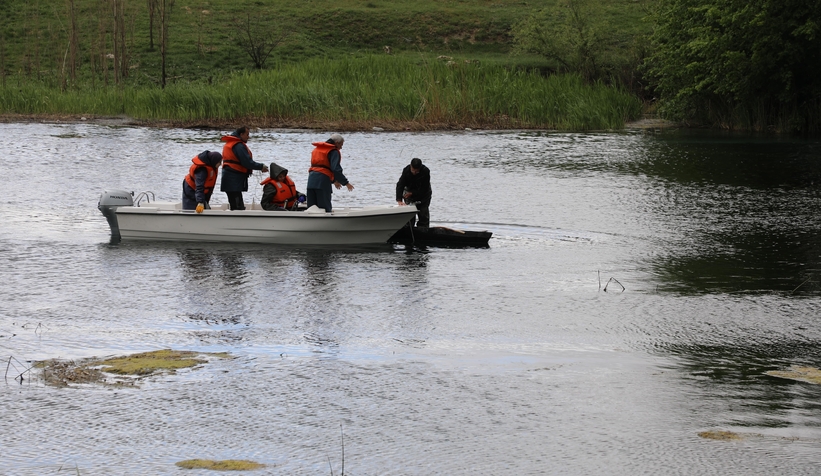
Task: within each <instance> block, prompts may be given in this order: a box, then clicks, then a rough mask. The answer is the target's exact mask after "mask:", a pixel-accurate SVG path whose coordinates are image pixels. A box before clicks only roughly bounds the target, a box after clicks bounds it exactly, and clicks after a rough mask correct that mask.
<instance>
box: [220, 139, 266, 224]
mask: <svg viewBox="0 0 821 476" xmlns="http://www.w3.org/2000/svg"><path fill="white" fill-rule="evenodd" d="M250 136H251V133H250V131H249V130H248V128H247V127H245V126H242V127H240V128H239V129H237V130H236V131H234V132H233V133H232V134H230V135H227V136H223V138H222V139H220V140H222V142H225V145H224V146H222V181H221V182H220V191H222V192H225V194H226V195H228V206H229V207H230V208H231V210H245V202H243V201H242V192H247V191H248V177H249V176H250V175H251V174H252V173H253V171H254V170H261V171H263V172H267V171H268V166H267V165H265V164H260V163H259V162H254V158H253V157H254V154H252V153H251V149H249V148H248V145H247V144H246V143H247V142H248V138H249V137H250Z"/></svg>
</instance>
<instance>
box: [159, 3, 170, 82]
mask: <svg viewBox="0 0 821 476" xmlns="http://www.w3.org/2000/svg"><path fill="white" fill-rule="evenodd" d="M159 2H160V56H161V58H162V80H161V82H160V84H161V85H162V88H163V89H165V80H166V75H165V62H166V52H167V49H168V0H159Z"/></svg>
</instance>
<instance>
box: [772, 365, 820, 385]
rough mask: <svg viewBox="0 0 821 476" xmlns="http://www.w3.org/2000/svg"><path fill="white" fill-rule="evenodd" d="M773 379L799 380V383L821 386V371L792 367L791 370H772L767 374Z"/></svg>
mask: <svg viewBox="0 0 821 476" xmlns="http://www.w3.org/2000/svg"><path fill="white" fill-rule="evenodd" d="M765 373H766V374H767V375H770V376H772V377H779V378H785V379H789V380H797V381H799V382H806V383H812V384H815V385H821V370H819V369H817V368H815V367H796V366H793V367H790V368H789V370H770V371H769V372H765Z"/></svg>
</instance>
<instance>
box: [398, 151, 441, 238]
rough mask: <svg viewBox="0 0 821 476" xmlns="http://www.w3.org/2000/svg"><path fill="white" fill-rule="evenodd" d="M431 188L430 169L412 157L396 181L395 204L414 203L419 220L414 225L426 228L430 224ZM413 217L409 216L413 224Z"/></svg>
mask: <svg viewBox="0 0 821 476" xmlns="http://www.w3.org/2000/svg"><path fill="white" fill-rule="evenodd" d="M432 196H433V190H432V189H431V187H430V169H428V168H427V167H425V166H424V165H422V160H421V159H416V158H414V159H412V160H411V162H410V165H408V166H406V167H405V168H404V169H402V176H401V177H399V181H398V182H396V203H397V205H407V204H411V203H415V204H416V208H417V209H418V211H417V212H416V215H417V216H418V217H419V222H418V223H416V226H418V227H422V228H427V227H429V226H430V200H431V197H432ZM415 221H416V219H415V218H411V224H410V226H413V224H414V222H415Z"/></svg>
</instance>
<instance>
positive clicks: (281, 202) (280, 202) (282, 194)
mask: <svg viewBox="0 0 821 476" xmlns="http://www.w3.org/2000/svg"><path fill="white" fill-rule="evenodd" d="M269 183H270V184H272V185H273V186H274V188H276V191H277V193H276V195H274V196H273V198H272V199H271V203H273V204H274V205H275V206H277V207H283V208H291V207H292V206H294V203H296V199H297V193H296V185H294V181H293V180H291V177H289V176H287V175H286V176H285V182H280V181H279V180H275V179H272V178H271V177H268V178H267V179H265V180H263V181H262V182H260V185H263V186H264V185H266V184H269Z"/></svg>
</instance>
